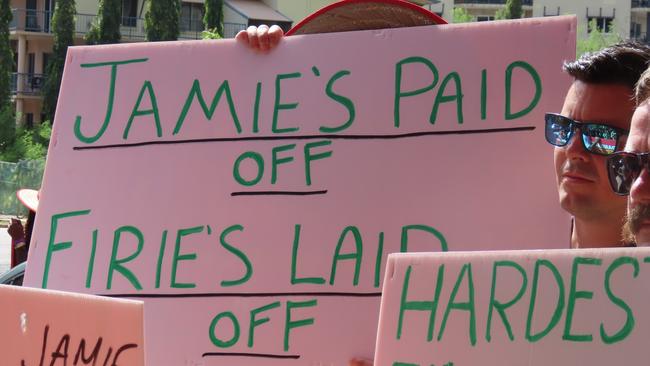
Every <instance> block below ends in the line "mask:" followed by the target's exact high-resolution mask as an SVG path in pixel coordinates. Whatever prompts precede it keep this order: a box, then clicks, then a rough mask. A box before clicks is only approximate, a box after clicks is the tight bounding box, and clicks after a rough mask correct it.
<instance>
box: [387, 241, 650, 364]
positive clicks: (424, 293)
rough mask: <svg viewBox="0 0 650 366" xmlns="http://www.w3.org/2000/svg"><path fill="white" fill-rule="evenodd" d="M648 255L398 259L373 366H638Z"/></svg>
mask: <svg viewBox="0 0 650 366" xmlns="http://www.w3.org/2000/svg"><path fill="white" fill-rule="evenodd" d="M649 263H650V249H648V248H642V249H641V248H639V249H637V248H625V249H601V250H569V249H565V250H544V251H542V250H537V251H528V250H527V251H503V252H481V253H476V252H472V253H470V252H453V253H452V252H449V253H396V254H391V255H390V256H389V257H388V266H387V270H386V277H385V279H384V288H383V289H384V292H383V296H382V302H381V313H380V322H379V332H378V333H379V334H378V339H377V348H376V349H377V351H376V358H375V365H377V366H420V365H427V366H430V365H435V366H444V365H446V366H452V365H453V366H464V365H478V364H480V365H529V366H546V365H576V366H600V365H620V364H627V365H641V364H645V363H646V362H647V360H648V356H650V350H648V339H650V316H649V314H648V308H649V307H650V264H649Z"/></svg>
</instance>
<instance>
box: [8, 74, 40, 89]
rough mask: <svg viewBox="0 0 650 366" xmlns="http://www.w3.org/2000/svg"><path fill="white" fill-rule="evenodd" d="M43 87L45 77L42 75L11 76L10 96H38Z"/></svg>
mask: <svg viewBox="0 0 650 366" xmlns="http://www.w3.org/2000/svg"><path fill="white" fill-rule="evenodd" d="M44 85H45V75H43V74H19V73H17V72H14V73H12V74H11V94H12V95H17V94H21V95H40V94H41V90H42V89H43V86H44Z"/></svg>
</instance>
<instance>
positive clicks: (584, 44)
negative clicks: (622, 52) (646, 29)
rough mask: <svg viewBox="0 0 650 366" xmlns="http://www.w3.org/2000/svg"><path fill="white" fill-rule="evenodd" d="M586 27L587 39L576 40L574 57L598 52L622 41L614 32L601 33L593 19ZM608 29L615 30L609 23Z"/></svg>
mask: <svg viewBox="0 0 650 366" xmlns="http://www.w3.org/2000/svg"><path fill="white" fill-rule="evenodd" d="M587 26H588V27H589V28H588V29H589V35H588V36H587V38H580V37H579V38H578V44H577V47H576V57H580V56H581V55H583V54H585V53H587V52H595V51H599V50H601V49H603V48H605V47H607V46H611V45H613V44H615V43H618V42H620V41H621V40H622V38H621V37H620V36H619V35H618V34H616V33H614V32H603V31H602V30H600V29H599V28H598V24H597V23H596V20H595V19H592V20H591V21H590V22H589V24H588V25H587ZM583 29H584V28H583ZM609 29H615V28H614V24H613V23H610V26H609Z"/></svg>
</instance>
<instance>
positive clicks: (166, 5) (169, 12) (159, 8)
mask: <svg viewBox="0 0 650 366" xmlns="http://www.w3.org/2000/svg"><path fill="white" fill-rule="evenodd" d="M147 4H148V9H147V14H145V16H144V29H145V33H146V38H147V41H150V42H156V41H175V40H177V39H178V35H179V34H180V27H179V19H180V14H181V2H180V0H147Z"/></svg>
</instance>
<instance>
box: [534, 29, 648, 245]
mask: <svg viewBox="0 0 650 366" xmlns="http://www.w3.org/2000/svg"><path fill="white" fill-rule="evenodd" d="M649 60H650V48H648V47H646V46H644V45H641V44H637V43H631V42H626V43H620V44H616V45H614V46H610V47H607V48H605V49H603V50H601V51H598V52H596V53H592V54H587V55H584V56H582V57H581V58H580V59H579V60H577V61H574V62H569V63H566V64H565V65H564V71H565V72H567V73H568V74H569V75H571V76H572V77H573V78H574V82H573V84H572V85H571V88H570V89H569V92H568V93H567V95H566V98H565V100H564V106H563V107H562V112H561V113H559V114H555V113H548V114H546V116H545V127H546V128H545V132H546V140H547V141H548V142H549V143H550V144H552V145H554V146H555V151H554V162H555V172H556V176H557V185H558V193H559V200H560V204H561V205H562V208H563V209H564V210H566V211H567V212H569V213H570V214H571V215H573V220H574V221H573V230H572V232H571V247H572V248H594V247H613V246H623V245H625V243H626V242H625V241H623V240H622V238H621V227H622V225H623V219H624V216H625V210H626V200H625V198H624V197H620V196H618V195H616V194H615V193H614V192H612V190H611V188H610V187H609V181H608V173H607V166H606V159H607V157H608V156H610V155H612V154H613V153H614V152H616V151H617V150H620V149H622V147H623V145H624V144H625V141H626V138H627V134H628V129H629V127H630V120H631V118H632V114H633V112H634V108H635V103H634V99H633V95H634V86H635V84H636V82H637V80H638V79H639V77H640V75H641V73H643V71H645V69H646V67H647V64H648V61H649Z"/></svg>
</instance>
